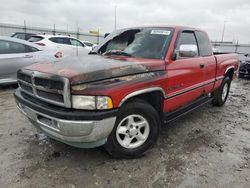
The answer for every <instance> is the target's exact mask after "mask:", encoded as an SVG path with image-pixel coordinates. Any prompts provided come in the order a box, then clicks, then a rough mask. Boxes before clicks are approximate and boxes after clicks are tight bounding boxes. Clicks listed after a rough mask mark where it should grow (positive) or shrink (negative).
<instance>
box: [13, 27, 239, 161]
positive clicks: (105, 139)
mask: <svg viewBox="0 0 250 188" xmlns="http://www.w3.org/2000/svg"><path fill="white" fill-rule="evenodd" d="M238 65H239V60H238V56H237V55H236V54H220V55H214V54H213V52H212V47H211V44H210V40H209V38H208V36H207V34H206V33H205V32H204V31H202V30H200V29H194V28H188V27H179V26H169V27H165V26H164V27H135V28H129V29H121V30H117V31H115V32H114V33H112V34H110V35H109V36H108V37H107V38H105V40H104V41H103V43H102V44H100V45H99V46H98V47H96V48H95V49H94V51H92V52H91V53H90V54H89V55H87V56H84V57H79V58H73V57H72V58H67V59H64V60H62V61H60V62H54V63H51V62H50V63H39V64H34V65H31V66H29V67H26V68H24V69H21V70H19V71H18V74H17V78H18V84H19V88H18V89H17V90H16V92H15V99H16V102H17V106H18V108H19V110H20V111H21V112H22V113H23V114H24V115H25V116H27V118H28V119H29V120H30V122H31V123H32V124H33V125H34V126H35V127H36V128H38V129H39V130H40V131H42V132H44V133H45V134H47V135H48V136H50V137H51V138H53V139H56V140H59V141H61V142H64V143H66V144H69V145H72V146H75V147H81V148H92V147H98V146H101V145H104V146H105V148H106V150H107V151H108V153H110V154H111V155H112V156H114V157H120V158H133V157H138V156H141V155H142V154H144V153H145V152H146V151H147V150H148V149H149V148H150V147H151V146H152V145H153V144H154V143H155V142H156V140H157V138H158V135H159V133H160V130H161V129H160V128H161V126H162V125H163V124H165V123H169V122H171V121H173V120H174V119H176V118H178V117H180V116H182V115H183V114H186V113H187V112H189V111H191V110H192V109H195V108H197V107H199V106H201V105H203V104H206V103H208V102H212V104H213V105H216V106H222V105H223V104H224V103H225V102H226V100H227V97H228V93H229V88H230V84H231V81H232V80H233V79H234V78H235V77H236V72H237V70H238Z"/></svg>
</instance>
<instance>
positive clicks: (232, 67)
mask: <svg viewBox="0 0 250 188" xmlns="http://www.w3.org/2000/svg"><path fill="white" fill-rule="evenodd" d="M230 69H235V67H234V66H230V67H228V68H227V69H226V71H225V74H226V73H227V71H229V70H230Z"/></svg>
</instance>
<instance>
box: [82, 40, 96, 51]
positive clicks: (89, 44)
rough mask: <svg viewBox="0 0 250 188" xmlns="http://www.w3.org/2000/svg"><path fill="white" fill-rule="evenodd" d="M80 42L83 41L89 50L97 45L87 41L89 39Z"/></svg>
mask: <svg viewBox="0 0 250 188" xmlns="http://www.w3.org/2000/svg"><path fill="white" fill-rule="evenodd" d="M82 43H83V44H84V45H85V46H86V47H87V48H89V49H90V50H93V49H94V48H95V47H96V46H97V44H94V43H92V42H89V41H82Z"/></svg>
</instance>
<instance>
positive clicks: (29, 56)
mask: <svg viewBox="0 0 250 188" xmlns="http://www.w3.org/2000/svg"><path fill="white" fill-rule="evenodd" d="M23 57H24V58H32V57H33V56H32V55H25V56H23Z"/></svg>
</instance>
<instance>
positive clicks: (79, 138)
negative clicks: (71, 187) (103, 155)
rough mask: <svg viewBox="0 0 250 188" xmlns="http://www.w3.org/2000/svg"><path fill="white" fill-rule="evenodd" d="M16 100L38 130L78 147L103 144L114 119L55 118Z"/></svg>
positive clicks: (92, 146)
mask: <svg viewBox="0 0 250 188" xmlns="http://www.w3.org/2000/svg"><path fill="white" fill-rule="evenodd" d="M15 95H16V94H15ZM16 102H17V106H18V109H19V110H20V111H21V112H22V113H23V114H24V115H25V116H26V117H27V118H28V119H29V121H30V122H31V123H32V124H33V125H34V126H35V127H36V128H37V129H38V130H39V131H41V132H43V133H45V134H46V135H48V136H49V137H51V138H52V139H55V140H58V141H61V142H63V143H65V144H68V145H71V146H74V147H79V148H94V147H98V146H101V145H104V144H105V143H106V141H107V138H108V136H109V134H110V133H111V131H112V129H113V127H114V125H115V121H116V117H115V116H114V117H107V118H104V119H101V120H67V119H62V118H56V117H52V116H51V115H48V114H44V113H41V112H39V111H36V110H34V109H32V108H30V107H28V106H27V105H25V104H23V103H22V102H21V100H19V97H16ZM93 113H94V112H93ZM71 119H72V118H71ZM85 119H86V117H85Z"/></svg>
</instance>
